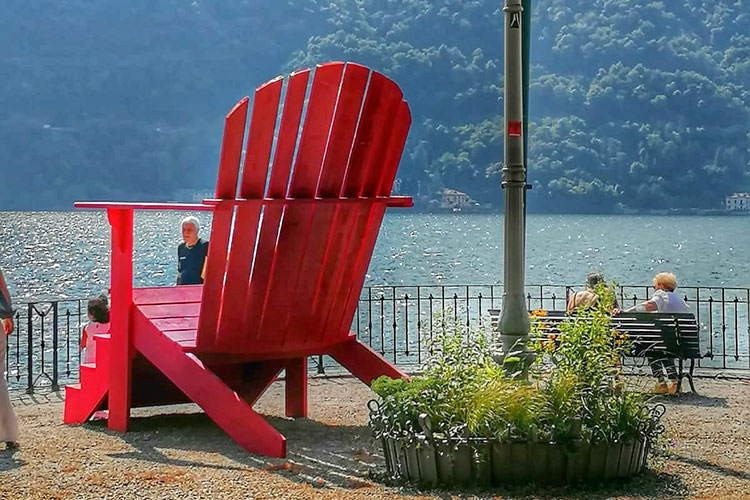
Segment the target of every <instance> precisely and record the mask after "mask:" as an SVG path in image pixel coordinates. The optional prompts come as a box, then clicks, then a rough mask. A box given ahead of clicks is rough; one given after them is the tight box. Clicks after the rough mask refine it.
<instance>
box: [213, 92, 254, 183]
mask: <svg viewBox="0 0 750 500" xmlns="http://www.w3.org/2000/svg"><path fill="white" fill-rule="evenodd" d="M248 101H249V99H248V98H247V97H244V98H242V100H240V102H238V103H237V104H236V105H235V106H234V108H232V110H231V111H230V112H229V113H228V114H227V116H226V118H225V119H224V139H223V141H222V145H221V157H220V158H219V176H218V178H217V180H216V197H217V198H234V194H235V192H236V190H237V176H238V175H239V168H240V158H241V157H242V139H243V137H244V136H245V122H246V121H247V103H248Z"/></svg>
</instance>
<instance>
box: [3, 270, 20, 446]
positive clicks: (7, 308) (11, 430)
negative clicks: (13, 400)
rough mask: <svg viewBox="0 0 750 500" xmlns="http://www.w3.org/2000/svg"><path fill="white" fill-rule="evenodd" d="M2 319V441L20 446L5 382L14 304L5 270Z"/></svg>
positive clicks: (14, 416) (14, 415)
mask: <svg viewBox="0 0 750 500" xmlns="http://www.w3.org/2000/svg"><path fill="white" fill-rule="evenodd" d="M0 319H2V324H3V331H2V332H0V353H2V355H0V441H4V442H5V446H6V448H7V449H9V450H12V449H15V448H18V444H17V443H16V441H18V422H17V421H16V414H15V413H14V412H13V406H12V405H11V404H10V396H9V395H8V386H7V385H6V384H5V345H6V342H7V336H8V335H10V334H11V333H12V332H13V306H12V304H11V301H10V293H9V292H8V287H7V286H5V279H4V278H3V272H2V271H0Z"/></svg>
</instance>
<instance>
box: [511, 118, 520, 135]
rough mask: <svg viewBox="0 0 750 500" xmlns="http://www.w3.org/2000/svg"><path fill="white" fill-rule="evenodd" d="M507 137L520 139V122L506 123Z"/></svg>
mask: <svg viewBox="0 0 750 500" xmlns="http://www.w3.org/2000/svg"><path fill="white" fill-rule="evenodd" d="M508 136H509V137H521V122H514V121H510V122H508Z"/></svg>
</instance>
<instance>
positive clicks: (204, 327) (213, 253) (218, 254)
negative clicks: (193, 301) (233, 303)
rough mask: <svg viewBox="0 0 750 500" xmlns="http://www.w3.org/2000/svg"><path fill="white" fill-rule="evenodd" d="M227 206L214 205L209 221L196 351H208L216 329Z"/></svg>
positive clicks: (226, 243)
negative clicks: (209, 234)
mask: <svg viewBox="0 0 750 500" xmlns="http://www.w3.org/2000/svg"><path fill="white" fill-rule="evenodd" d="M232 215H233V210H232V206H231V205H218V206H217V207H216V208H215V209H214V217H213V221H212V222H211V239H210V240H209V244H208V257H207V259H206V277H205V279H204V281H203V300H202V302H201V315H200V321H199V323H198V336H197V338H196V344H197V346H198V348H199V349H203V350H206V351H210V350H211V349H213V346H214V342H215V340H216V327H217V326H218V322H219V310H220V308H221V299H222V297H223V294H222V292H223V288H224V273H225V271H226V264H227V252H228V250H229V248H228V247H229V233H230V231H231V228H232Z"/></svg>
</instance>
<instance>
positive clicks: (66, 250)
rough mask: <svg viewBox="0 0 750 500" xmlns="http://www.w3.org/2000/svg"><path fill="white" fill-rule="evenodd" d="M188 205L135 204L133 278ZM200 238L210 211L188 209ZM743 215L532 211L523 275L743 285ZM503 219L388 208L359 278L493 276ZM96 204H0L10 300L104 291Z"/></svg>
mask: <svg viewBox="0 0 750 500" xmlns="http://www.w3.org/2000/svg"><path fill="white" fill-rule="evenodd" d="M185 215H187V214H186V213H184V212H183V213H169V212H156V213H153V212H137V213H136V215H135V223H134V225H135V242H134V256H135V268H134V280H135V284H136V286H145V285H169V284H173V283H174V280H175V277H176V268H175V266H176V264H175V259H176V247H177V244H178V243H179V242H180V230H179V229H180V228H179V221H180V220H181V218H182V217H184V216H185ZM194 215H196V216H197V217H198V218H199V219H200V220H201V222H202V224H203V226H204V227H203V229H202V234H203V235H204V236H208V234H209V226H210V219H211V216H210V214H208V213H196V214H194ZM748 225H750V217H707V216H706V217H701V216H628V215H530V216H529V218H528V234H527V282H528V283H533V284H546V283H557V284H577V283H580V282H581V281H582V280H583V276H585V274H586V273H587V272H589V271H591V270H601V271H603V272H604V273H605V275H606V276H607V278H608V279H615V280H617V281H619V282H620V283H621V284H627V285H631V284H632V285H638V284H647V283H649V282H650V280H651V277H653V275H654V273H655V272H658V271H662V270H668V271H672V272H675V273H676V274H677V276H678V278H679V280H680V284H681V285H684V286H698V285H701V286H738V287H747V286H750V259H748V255H749V253H750V231H748V230H747V228H748ZM502 226H503V220H502V216H501V215H452V214H439V215H438V214H410V213H408V212H406V211H401V212H399V211H395V210H394V211H392V212H390V213H389V214H388V215H386V218H385V222H384V224H383V227H382V229H381V232H380V236H379V239H378V243H377V246H376V248H375V253H374V256H373V259H372V263H371V265H370V268H369V270H368V274H367V280H366V283H365V284H366V285H382V284H385V285H415V284H489V283H500V282H502V232H503V231H502ZM109 237H110V236H109V225H108V224H107V221H106V216H105V214H104V213H103V212H95V211H91V212H88V211H77V212H0V245H1V250H2V251H1V252H0V266H2V268H3V269H4V270H5V273H6V277H7V279H8V281H9V282H10V286H11V289H12V292H13V293H14V296H15V298H16V300H17V301H19V302H26V301H32V300H49V299H54V298H71V297H73V298H78V297H87V296H90V295H92V294H95V293H97V292H99V291H100V290H103V289H105V288H106V287H107V283H108V280H109Z"/></svg>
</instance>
